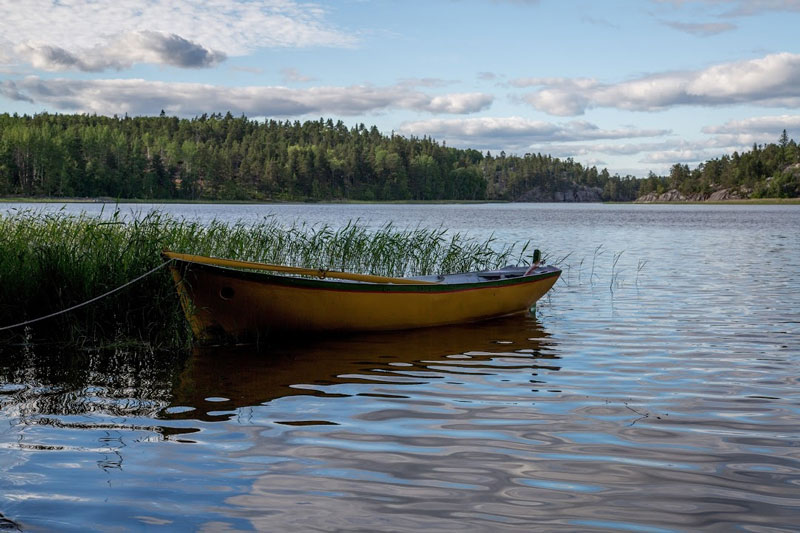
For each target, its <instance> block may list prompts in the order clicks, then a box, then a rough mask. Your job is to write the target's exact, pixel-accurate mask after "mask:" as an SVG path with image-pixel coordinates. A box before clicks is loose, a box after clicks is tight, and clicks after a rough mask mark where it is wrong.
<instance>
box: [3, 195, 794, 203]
mask: <svg viewBox="0 0 800 533" xmlns="http://www.w3.org/2000/svg"><path fill="white" fill-rule="evenodd" d="M0 203H18V204H44V203H64V204H229V205H230V204H234V205H237V204H241V205H272V204H309V203H318V204H408V205H412V204H498V203H515V202H512V201H504V200H394V201H385V202H380V201H366V200H279V199H272V200H185V199H174V198H172V199H158V198H150V199H142V198H110V197H98V198H78V197H39V196H33V197H31V196H25V197H13V196H12V197H0ZM517 203H563V204H574V203H587V204H588V203H605V204H617V205H625V204H634V203H635V204H638V205H737V204H741V205H800V198H747V199H729V200H671V201H648V202H641V201H639V202H517Z"/></svg>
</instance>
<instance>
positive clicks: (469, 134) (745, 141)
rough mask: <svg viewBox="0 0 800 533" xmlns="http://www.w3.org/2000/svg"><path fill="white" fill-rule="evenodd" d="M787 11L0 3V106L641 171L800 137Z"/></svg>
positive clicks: (534, 4)
mask: <svg viewBox="0 0 800 533" xmlns="http://www.w3.org/2000/svg"><path fill="white" fill-rule="evenodd" d="M798 108H800V0H594V1H590V0H582V1H581V0H427V1H418V0H403V1H400V0H394V1H392V0H338V1H335V2H334V1H328V2H323V1H316V2H314V1H308V2H307V1H301V0H264V1H253V0H210V1H207V2H200V1H195V0H147V1H139V0H137V1H134V0H0V111H3V112H10V113H14V112H17V113H27V114H33V113H40V112H44V111H46V112H51V113H55V112H58V113H76V112H77V113H97V114H104V115H114V114H117V115H123V114H125V113H128V114H129V115H155V114H158V113H160V111H161V110H162V109H164V110H165V111H166V112H167V113H168V114H171V115H178V116H181V117H188V118H191V117H194V116H197V115H200V114H202V113H213V112H222V113H224V112H226V111H230V112H232V113H233V114H234V115H240V114H245V115H247V116H248V117H250V118H257V119H261V118H265V117H267V118H275V119H280V120H286V119H290V120H295V119H297V120H305V119H317V118H320V117H324V118H333V119H334V120H337V119H341V120H342V121H343V122H344V123H345V124H347V125H348V126H352V125H356V124H358V123H364V124H366V125H367V126H371V125H373V124H374V125H377V126H378V128H379V129H380V130H381V131H383V132H385V133H389V132H392V131H394V132H396V133H400V134H403V135H415V136H423V135H428V136H431V137H433V138H435V139H437V140H439V141H444V142H446V143H447V144H448V145H450V146H458V147H471V148H475V149H478V150H481V151H487V150H490V151H492V152H493V153H496V152H499V151H501V150H505V151H506V152H507V153H515V154H519V155H522V154H524V153H527V152H532V153H533V152H541V153H546V154H552V155H554V156H558V157H562V158H563V157H573V158H574V159H575V160H576V161H579V162H581V163H583V164H586V165H589V166H591V165H596V166H597V167H598V168H608V169H609V171H610V172H611V173H612V174H613V173H619V174H622V175H625V174H633V175H637V176H645V175H647V173H648V172H649V171H653V172H656V173H658V174H664V173H666V172H668V169H669V167H670V166H671V165H672V164H674V163H686V164H689V165H690V166H692V167H694V166H696V165H697V164H698V163H699V162H702V161H705V160H706V159H709V158H711V157H718V156H720V155H722V154H725V153H732V152H733V151H734V150H739V151H741V150H747V149H749V148H750V147H751V146H752V145H753V143H759V144H762V143H767V142H775V141H777V139H778V137H779V136H780V134H781V132H782V131H783V130H784V129H786V130H787V132H788V133H789V136H790V137H792V138H794V139H796V140H798V141H800V113H798Z"/></svg>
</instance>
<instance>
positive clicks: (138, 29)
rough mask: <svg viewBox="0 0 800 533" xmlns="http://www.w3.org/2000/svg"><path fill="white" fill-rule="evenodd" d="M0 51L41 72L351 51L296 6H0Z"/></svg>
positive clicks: (109, 0)
mask: <svg viewBox="0 0 800 533" xmlns="http://www.w3.org/2000/svg"><path fill="white" fill-rule="evenodd" d="M0 20H2V21H3V31H2V33H0V48H1V49H5V50H13V49H17V57H18V59H20V60H25V61H30V62H31V63H32V64H33V65H34V66H35V67H37V68H46V69H48V70H64V69H68V68H70V69H71V68H75V69H80V70H103V69H105V68H116V69H119V68H126V67H127V66H130V65H131V64H132V63H138V62H147V63H157V64H167V65H173V66H180V67H185V66H189V67H197V66H208V65H213V64H215V63H217V62H219V61H220V60H221V59H223V58H224V57H225V56H238V55H244V54H246V53H249V52H251V51H253V50H255V49H258V48H265V47H306V46H351V45H353V44H354V42H355V41H354V38H353V37H352V36H351V35H349V34H345V33H344V32H342V31H340V30H338V29H336V28H334V27H333V26H332V25H330V24H329V23H328V22H327V21H326V12H325V10H324V9H322V8H321V7H319V6H318V5H316V4H311V3H301V2H298V1H297V0H262V1H259V2H250V1H246V0H213V1H210V2H196V1H194V0H150V1H148V2H141V1H139V0H93V1H91V2H88V1H85V0H61V1H59V2H53V1H52V0H25V1H19V0H0Z"/></svg>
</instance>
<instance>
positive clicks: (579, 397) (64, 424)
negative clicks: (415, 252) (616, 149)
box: [0, 204, 800, 532]
mask: <svg viewBox="0 0 800 533" xmlns="http://www.w3.org/2000/svg"><path fill="white" fill-rule="evenodd" d="M16 207H19V206H14V205H12V204H5V205H0V209H2V210H5V209H9V208H16ZM25 207H29V206H25ZM59 207H60V206H45V207H44V208H45V209H56V208H59ZM121 207H122V209H123V211H125V210H128V212H129V211H130V209H134V210H138V211H147V210H148V209H150V206H142V205H136V206H121ZM159 207H160V208H162V209H164V210H168V211H170V212H173V213H175V214H177V215H179V216H186V217H188V218H200V219H203V220H208V219H210V218H214V217H217V218H224V219H244V220H252V221H255V220H259V219H260V218H262V217H264V216H274V217H279V219H280V220H281V221H284V220H285V221H286V223H287V224H291V223H293V222H298V221H299V222H306V223H309V224H320V223H326V224H329V225H331V226H333V227H338V226H340V225H342V224H345V223H346V222H347V221H348V220H351V219H356V218H360V219H361V220H362V221H363V222H364V223H367V224H370V225H375V226H379V225H381V224H384V223H386V222H388V221H392V222H393V223H394V224H395V225H397V226H399V227H409V226H411V227H413V226H416V225H422V226H428V227H439V226H442V227H445V228H448V229H450V230H452V231H459V232H466V233H469V234H470V235H472V236H474V237H476V238H480V239H484V238H487V237H489V236H491V235H494V237H495V238H496V239H497V242H498V243H499V244H505V243H513V242H518V241H521V240H527V239H531V240H532V241H533V243H534V244H536V246H538V247H540V248H542V249H543V250H545V251H546V252H548V254H549V255H550V257H551V259H558V260H560V261H561V265H562V267H563V268H564V275H563V277H562V280H561V281H559V283H558V284H557V285H556V288H555V289H554V290H553V291H552V292H551V293H550V294H549V295H548V296H547V297H546V298H545V299H544V300H542V301H541V302H540V303H539V305H538V308H537V311H536V313H535V316H528V315H519V316H514V317H509V318H505V319H501V320H494V321H489V322H485V323H481V324H474V325H468V326H463V327H449V328H437V329H431V330H421V331H415V332H406V333H390V334H380V335H362V336H353V337H347V338H337V339H327V340H317V341H313V340H308V339H297V340H296V341H293V342H285V343H282V344H274V345H271V346H268V347H267V349H266V350H264V351H262V352H261V353H259V352H257V351H256V350H255V349H254V348H252V347H236V348H226V349H220V348H217V349H214V348H207V349H203V350H199V349H198V350H196V351H195V352H193V353H191V354H170V353H167V354H164V353H141V352H130V351H124V350H118V351H116V352H113V351H112V352H94V351H88V350H87V351H71V352H66V353H64V352H60V351H59V350H58V349H57V348H55V347H44V346H36V347H20V346H0V530H2V529H3V528H4V527H5V528H8V529H11V530H14V529H16V528H18V529H22V530H25V531H28V530H30V531H50V530H59V531H86V530H98V531H111V530H113V531H139V530H208V531H251V530H259V531H333V530H343V531H419V530H420V528H426V529H428V530H433V531H449V530H454V531H512V530H515V531H531V530H542V531H646V532H649V531H696V530H709V531H730V530H739V531H798V530H800V526H799V525H798V524H800V371H799V370H798V364H799V363H800V280H798V274H800V206H636V205H621V206H614V205H553V204H545V205H531V204H520V205H517V204H500V205H423V206H418V205H410V206H409V205H397V206H396V205H390V206H384V205H281V206H218V205H213V206H206V205H191V206H177V205H166V206H159ZM38 208H40V209H41V208H42V207H38ZM67 209H70V210H80V209H86V210H89V211H92V210H95V209H96V210H97V211H99V209H100V208H99V207H98V206H95V205H70V206H68V207H67ZM92 212H93V211H92ZM108 212H109V207H108V206H107V207H106V211H105V213H106V214H107V213H108Z"/></svg>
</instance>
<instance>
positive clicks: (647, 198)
mask: <svg viewBox="0 0 800 533" xmlns="http://www.w3.org/2000/svg"><path fill="white" fill-rule="evenodd" d="M747 197H748V195H747V191H742V190H739V189H720V190H718V191H714V192H712V193H711V194H702V193H697V194H688V195H686V194H683V193H681V192H680V191H678V190H676V189H671V190H669V191H667V192H665V193H661V194H656V193H654V192H651V193H647V194H645V195H643V196H640V197H639V198H637V199H636V200H635V202H634V203H637V204H649V203H662V202H724V201H725V200H741V199H743V198H747Z"/></svg>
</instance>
